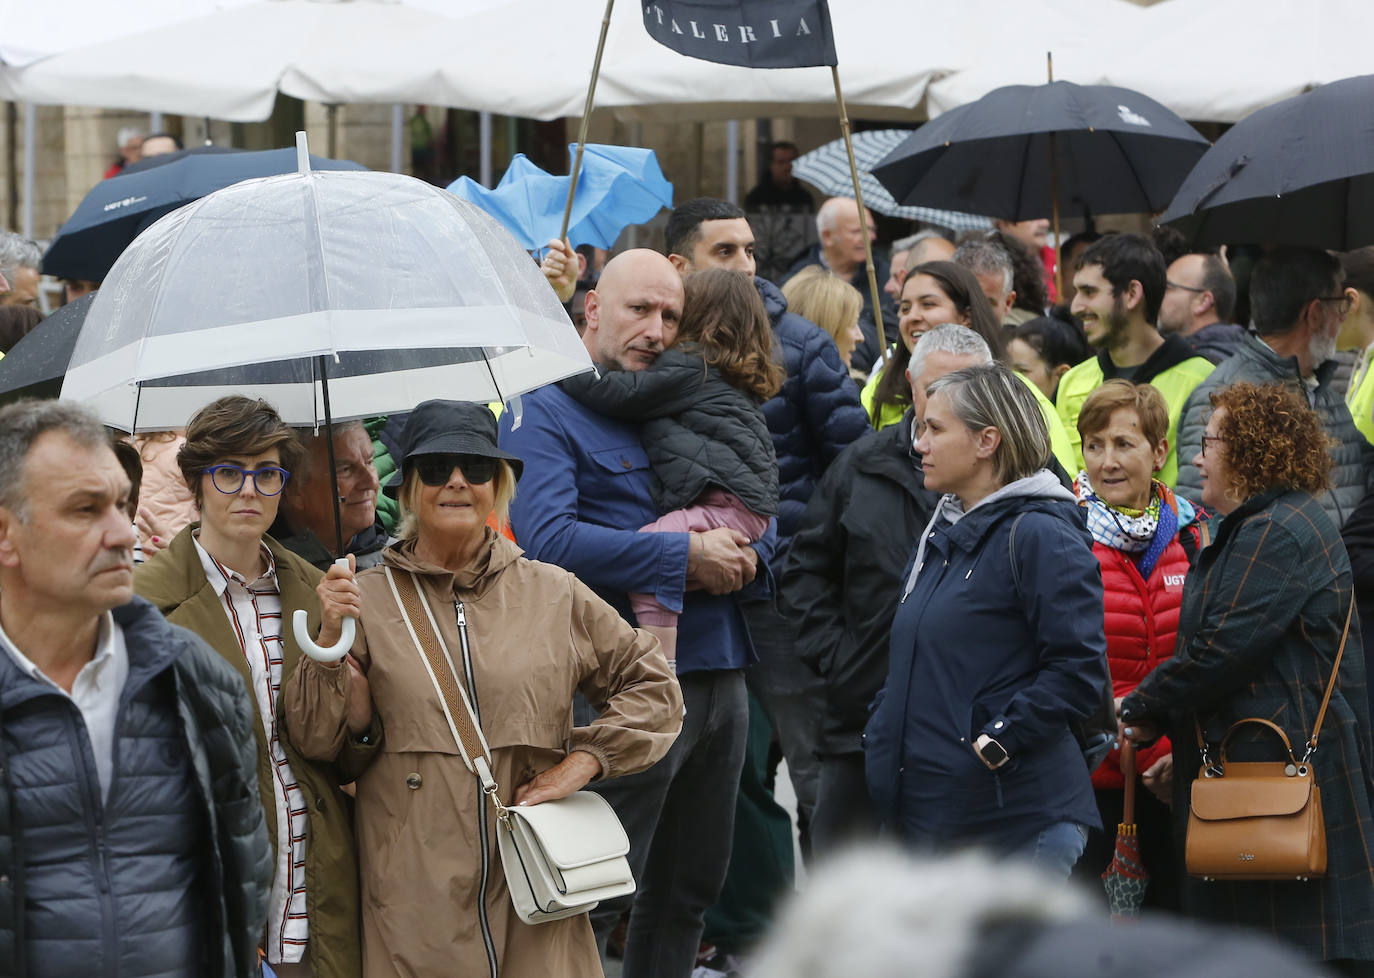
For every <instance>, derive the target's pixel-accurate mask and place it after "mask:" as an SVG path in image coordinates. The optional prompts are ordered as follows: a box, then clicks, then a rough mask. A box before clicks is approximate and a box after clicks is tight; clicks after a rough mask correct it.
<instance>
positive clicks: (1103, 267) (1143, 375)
mask: <svg viewBox="0 0 1374 978" xmlns="http://www.w3.org/2000/svg"><path fill="white" fill-rule="evenodd" d="M1164 284H1165V278H1164V257H1163V256H1162V255H1161V254H1160V253H1159V249H1158V248H1156V247H1155V246H1154V244H1153V243H1152V242H1151V241H1150V239H1149V238H1146V237H1144V236H1142V235H1139V234H1111V235H1108V236H1107V237H1105V238H1102V239H1101V240H1100V241H1096V242H1094V243H1093V244H1092V246H1091V247H1089V248H1088V249H1087V250H1086V251H1084V252H1083V255H1082V257H1080V258H1079V260H1078V267H1077V269H1076V270H1075V271H1074V274H1073V285H1074V289H1075V295H1074V298H1073V313H1074V315H1076V316H1078V317H1079V318H1080V319H1081V320H1082V321H1083V328H1084V329H1085V330H1086V331H1087V334H1088V342H1089V343H1091V344H1092V345H1093V346H1095V347H1097V350H1098V353H1097V356H1095V357H1092V358H1090V359H1088V360H1084V361H1083V362H1082V363H1080V364H1079V365H1078V366H1076V367H1073V368H1071V369H1070V370H1069V372H1068V373H1066V374H1064V377H1063V379H1062V380H1060V382H1059V391H1058V393H1057V394H1056V395H1055V402H1056V404H1057V406H1058V408H1059V417H1060V418H1061V419H1063V421H1064V430H1065V431H1066V432H1067V433H1068V436H1069V441H1070V442H1071V443H1072V445H1073V448H1074V452H1075V454H1076V455H1077V456H1078V465H1079V467H1080V468H1081V467H1082V465H1083V449H1082V439H1081V437H1080V436H1079V434H1078V412H1079V410H1080V409H1081V408H1082V407H1083V402H1084V401H1086V400H1087V399H1088V395H1089V394H1091V393H1092V392H1093V391H1095V390H1097V388H1098V387H1100V386H1102V384H1103V383H1105V382H1106V381H1108V380H1115V379H1120V380H1129V381H1131V382H1132V383H1136V384H1153V385H1154V386H1155V387H1156V388H1157V389H1158V390H1159V392H1160V393H1161V394H1163V395H1164V400H1165V403H1167V404H1168V405H1169V455H1168V457H1167V458H1166V459H1165V460H1164V466H1163V468H1161V469H1160V471H1159V478H1160V479H1161V480H1162V481H1163V482H1165V483H1167V484H1168V485H1170V486H1172V485H1173V484H1174V480H1175V479H1176V478H1177V476H1178V466H1179V462H1180V460H1184V459H1191V458H1192V455H1191V454H1190V455H1183V454H1182V453H1176V452H1175V450H1174V446H1175V445H1177V444H1178V420H1179V416H1180V414H1181V413H1182V411H1183V404H1184V402H1185V401H1187V399H1188V395H1189V394H1191V393H1192V392H1193V388H1195V387H1197V385H1198V384H1200V383H1202V381H1204V380H1205V379H1207V375H1208V374H1210V373H1211V372H1212V370H1213V366H1212V364H1211V363H1209V362H1208V361H1207V360H1205V359H1204V358H1202V357H1200V356H1197V355H1196V354H1195V353H1193V350H1192V347H1190V346H1189V345H1188V343H1187V342H1186V341H1185V340H1184V339H1183V338H1182V337H1180V336H1161V335H1160V333H1159V330H1158V329H1157V328H1156V327H1155V320H1156V317H1158V315H1159V305H1160V303H1161V302H1162V301H1163V299H1164Z"/></svg>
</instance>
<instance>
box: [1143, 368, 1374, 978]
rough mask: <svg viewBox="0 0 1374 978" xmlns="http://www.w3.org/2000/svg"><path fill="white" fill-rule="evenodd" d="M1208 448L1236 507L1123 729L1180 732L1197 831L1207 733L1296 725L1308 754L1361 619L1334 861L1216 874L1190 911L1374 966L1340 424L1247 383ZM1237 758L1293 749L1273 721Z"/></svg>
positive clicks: (1208, 493) (1281, 756) (1356, 970)
mask: <svg viewBox="0 0 1374 978" xmlns="http://www.w3.org/2000/svg"><path fill="white" fill-rule="evenodd" d="M1211 401H1212V415H1211V417H1210V418H1208V420H1207V427H1206V431H1205V434H1204V435H1203V438H1202V449H1201V451H1199V452H1198V454H1197V456H1196V457H1195V458H1194V459H1193V464H1194V465H1196V466H1197V468H1198V471H1199V472H1200V473H1201V475H1202V501H1203V502H1204V503H1206V504H1207V505H1208V506H1210V507H1212V508H1213V509H1215V510H1216V511H1217V512H1219V513H1221V514H1222V519H1221V521H1220V524H1219V525H1218V527H1217V529H1216V530H1215V532H1214V533H1213V541H1212V543H1211V545H1210V546H1208V547H1207V549H1205V550H1204V551H1202V553H1201V554H1200V555H1199V557H1198V560H1197V566H1196V567H1195V568H1194V570H1193V572H1192V574H1191V575H1190V576H1189V578H1188V581H1187V583H1186V584H1185V585H1184V589H1183V606H1182V609H1181V612H1180V616H1179V622H1178V645H1177V647H1176V648H1175V650H1174V655H1173V658H1171V659H1169V660H1168V661H1167V662H1164V663H1163V664H1161V665H1160V666H1159V667H1158V668H1157V669H1155V670H1154V671H1153V672H1151V673H1150V674H1149V675H1148V676H1146V677H1145V679H1144V680H1143V681H1142V682H1141V683H1140V685H1139V686H1137V687H1136V688H1135V691H1134V692H1133V693H1131V694H1130V695H1129V696H1127V697H1126V698H1125V700H1124V701H1123V702H1122V703H1121V708H1120V714H1121V719H1122V734H1123V736H1125V737H1127V738H1129V739H1131V740H1133V741H1135V742H1136V743H1138V744H1150V743H1152V742H1154V740H1155V739H1156V738H1157V737H1158V736H1159V735H1160V734H1161V733H1168V734H1169V736H1170V739H1171V740H1172V741H1173V754H1174V761H1173V768H1174V779H1173V816H1174V821H1175V831H1176V832H1177V834H1178V836H1179V837H1182V836H1183V835H1184V833H1185V828H1186V824H1187V820H1188V812H1189V799H1190V796H1191V791H1192V785H1193V780H1194V779H1195V778H1196V777H1197V775H1198V772H1199V770H1200V769H1201V767H1202V763H1201V752H1200V750H1199V747H1198V732H1199V731H1200V732H1201V735H1202V738H1203V740H1204V742H1205V743H1206V744H1208V745H1210V747H1209V748H1208V749H1209V750H1210V751H1211V752H1212V755H1211V756H1212V757H1213V758H1215V757H1216V749H1217V746H1218V744H1219V743H1220V742H1221V740H1222V738H1223V737H1225V736H1226V735H1227V731H1229V730H1231V729H1232V725H1233V724H1235V723H1236V722H1237V721H1239V720H1244V719H1248V718H1251V717H1260V718H1263V719H1265V720H1268V721H1271V723H1272V724H1276V725H1277V726H1278V727H1279V728H1280V729H1282V731H1283V734H1284V736H1285V737H1287V739H1288V742H1289V743H1290V744H1292V745H1293V747H1294V749H1296V750H1297V751H1298V756H1299V757H1301V758H1302V761H1303V762H1304V763H1306V762H1308V757H1304V756H1303V755H1302V751H1303V750H1304V745H1305V744H1306V742H1307V741H1308V739H1309V738H1310V737H1311V736H1312V732H1313V730H1314V728H1315V726H1316V718H1317V714H1318V711H1319V709H1320V708H1321V704H1322V697H1323V695H1324V694H1325V692H1326V689H1327V684H1328V682H1329V681H1330V680H1331V679H1332V672H1333V670H1334V669H1335V668H1336V655H1337V650H1338V649H1339V648H1341V643H1342V640H1343V639H1342V636H1343V634H1344V633H1345V629H1346V626H1347V622H1348V623H1349V634H1348V636H1346V638H1345V639H1344V641H1345V650H1344V654H1343V655H1342V656H1341V660H1340V673H1339V675H1338V676H1337V677H1336V681H1335V683H1334V684H1333V689H1332V692H1331V700H1330V704H1329V705H1328V707H1327V713H1326V717H1325V722H1324V723H1323V725H1322V727H1321V737H1320V746H1319V748H1318V749H1316V750H1315V751H1313V752H1311V754H1310V763H1311V765H1312V769H1313V771H1314V774H1315V780H1316V786H1317V788H1318V789H1320V791H1321V810H1322V815H1323V821H1324V822H1325V825H1326V853H1327V866H1326V875H1325V876H1322V877H1320V878H1318V879H1312V880H1307V881H1305V882H1298V881H1293V882H1261V881H1255V882H1201V881H1199V880H1195V879H1189V880H1188V881H1187V882H1186V883H1185V884H1184V888H1183V898H1182V903H1183V910H1184V912H1185V913H1188V914H1190V915H1195V916H1199V917H1202V918H1205V919H1209V920H1213V921H1217V922H1220V923H1226V924H1232V925H1242V926H1250V927H1256V928H1259V929H1261V930H1267V931H1269V932H1270V933H1272V934H1275V935H1276V936H1278V937H1281V938H1284V939H1286V940H1288V941H1291V942H1293V943H1295V944H1296V945H1298V946H1299V947H1300V948H1301V949H1302V950H1303V951H1304V952H1305V953H1306V954H1307V955H1309V956H1310V957H1312V958H1314V959H1318V960H1323V961H1326V962H1328V963H1330V964H1332V965H1333V966H1335V968H1336V970H1337V972H1338V973H1345V974H1352V975H1368V974H1371V973H1374V855H1371V852H1370V845H1371V842H1372V841H1374V818H1371V814H1370V804H1371V800H1370V793H1371V787H1370V743H1369V702H1368V699H1367V697H1366V689H1365V662H1364V656H1363V655H1362V654H1361V648H1360V634H1359V630H1360V622H1359V620H1358V616H1355V615H1352V613H1351V600H1352V586H1353V585H1352V575H1351V570H1350V560H1349V558H1348V557H1347V555H1346V551H1345V546H1344V545H1343V544H1342V542H1341V536H1340V532H1339V531H1338V529H1337V528H1336V526H1335V525H1334V524H1333V523H1332V522H1331V519H1330V517H1328V516H1327V515H1326V512H1325V510H1324V509H1323V508H1322V506H1321V504H1320V503H1319V502H1318V500H1317V496H1318V495H1319V494H1321V493H1323V492H1325V491H1326V489H1327V488H1328V486H1329V485H1330V471H1331V449H1330V445H1331V439H1330V438H1329V437H1328V436H1327V434H1326V433H1325V432H1324V431H1323V430H1322V425H1321V421H1320V420H1319V419H1318V416H1317V414H1316V412H1314V411H1313V410H1312V409H1311V408H1310V407H1309V406H1308V404H1307V401H1306V398H1305V397H1304V396H1303V395H1302V394H1299V393H1296V392H1294V391H1291V390H1288V389H1286V388H1284V387H1280V386H1279V385H1277V384H1265V385H1255V384H1246V383H1240V384H1233V385H1231V386H1230V387H1226V388H1223V389H1222V390H1219V391H1215V392H1213V393H1212V395H1211ZM1226 757H1227V759H1229V760H1235V761H1280V760H1282V761H1287V760H1288V756H1287V753H1286V752H1285V751H1284V748H1283V744H1282V742H1281V741H1280V739H1279V736H1278V735H1277V734H1276V733H1274V732H1273V731H1272V730H1271V729H1267V728H1265V727H1263V726H1261V725H1260V724H1245V725H1244V726H1241V727H1239V728H1238V729H1236V730H1235V732H1234V734H1233V735H1231V737H1230V742H1229V744H1228V746H1227V750H1226Z"/></svg>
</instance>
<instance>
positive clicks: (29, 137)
mask: <svg viewBox="0 0 1374 978" xmlns="http://www.w3.org/2000/svg"><path fill="white" fill-rule="evenodd" d="M37 156H38V109H37V108H35V107H34V104H33V103H32V102H25V103H24V213H23V217H22V218H21V223H22V226H23V228H24V237H26V238H29V239H30V240H32V238H33V182H34V160H35V159H36V158H37Z"/></svg>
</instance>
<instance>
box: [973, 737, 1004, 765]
mask: <svg viewBox="0 0 1374 978" xmlns="http://www.w3.org/2000/svg"><path fill="white" fill-rule="evenodd" d="M973 749H974V750H975V751H977V753H978V756H979V757H981V758H982V759H983V763H984V764H986V765H987V766H988V767H989V768H991V769H993V770H996V769H997V768H999V767H1001V766H1002V765H1003V764H1005V763H1006V761H1007V758H1008V757H1010V756H1011V755H1009V754H1008V753H1007V749H1006V748H1005V747H1003V746H1002V745H1001V744H999V743H998V742H997V741H995V740H991V739H990V740H988V742H987V743H986V744H984V745H983V746H982V747H977V746H975V747H974V748H973Z"/></svg>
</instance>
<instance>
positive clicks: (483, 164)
mask: <svg viewBox="0 0 1374 978" xmlns="http://www.w3.org/2000/svg"><path fill="white" fill-rule="evenodd" d="M477 144H478V151H479V153H480V154H481V155H480V156H479V157H478V172H477V182H478V183H480V184H481V185H482V186H484V187H491V186H492V185H493V184H492V179H491V113H490V112H482V113H480V114H479V115H478V116H477Z"/></svg>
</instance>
